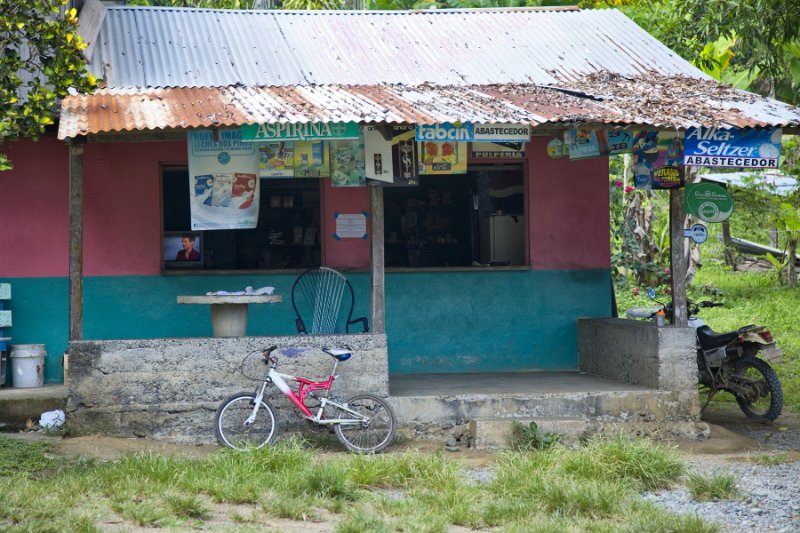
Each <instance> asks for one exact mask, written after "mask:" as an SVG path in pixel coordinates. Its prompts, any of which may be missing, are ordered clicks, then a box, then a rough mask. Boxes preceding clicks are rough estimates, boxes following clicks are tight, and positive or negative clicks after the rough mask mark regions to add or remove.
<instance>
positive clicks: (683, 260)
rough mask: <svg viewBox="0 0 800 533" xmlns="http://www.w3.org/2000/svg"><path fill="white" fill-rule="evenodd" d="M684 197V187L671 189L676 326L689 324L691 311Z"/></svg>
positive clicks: (673, 321) (671, 261)
mask: <svg viewBox="0 0 800 533" xmlns="http://www.w3.org/2000/svg"><path fill="white" fill-rule="evenodd" d="M687 172H688V169H687ZM683 197H684V189H672V190H670V191H669V235H670V263H671V264H670V270H671V272H672V304H673V320H672V323H673V324H675V325H676V326H687V325H688V324H689V313H688V311H687V309H686V271H687V270H688V268H689V256H688V254H687V253H686V252H687V247H686V237H684V236H683V228H684V226H685V224H686V213H685V212H684V207H683Z"/></svg>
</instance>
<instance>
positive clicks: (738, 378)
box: [730, 357, 783, 421]
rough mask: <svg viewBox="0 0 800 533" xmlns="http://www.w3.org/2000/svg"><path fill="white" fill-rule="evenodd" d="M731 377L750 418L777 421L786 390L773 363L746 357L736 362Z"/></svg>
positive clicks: (738, 401) (737, 401)
mask: <svg viewBox="0 0 800 533" xmlns="http://www.w3.org/2000/svg"><path fill="white" fill-rule="evenodd" d="M730 380H731V381H732V382H734V383H736V390H735V391H734V392H733V395H734V396H735V397H736V403H738V404H739V408H740V409H741V410H742V412H744V414H745V415H747V416H748V417H749V418H754V419H757V420H769V421H773V420H775V419H776V418H778V417H779V416H780V414H781V411H782V410H783V391H782V390H781V382H780V381H778V376H777V375H776V374H775V371H774V370H772V367H771V366H769V363H767V362H766V361H762V360H761V359H758V358H756V357H745V358H744V359H742V360H741V361H739V362H738V363H736V366H735V367H734V370H733V375H731V378H730Z"/></svg>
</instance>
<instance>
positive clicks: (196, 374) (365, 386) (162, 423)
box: [67, 334, 389, 443]
mask: <svg viewBox="0 0 800 533" xmlns="http://www.w3.org/2000/svg"><path fill="white" fill-rule="evenodd" d="M272 345H277V346H278V347H279V350H278V351H276V352H275V353H277V354H278V357H279V366H278V370H279V371H280V372H281V373H284V374H292V375H300V376H302V377H305V378H309V379H315V380H322V379H325V378H327V376H328V374H329V373H330V370H331V368H332V367H333V362H334V359H333V358H331V357H330V356H328V355H326V354H325V353H324V352H322V351H321V348H322V347H333V348H343V349H349V350H352V352H353V357H352V358H351V359H350V360H349V361H345V362H344V363H339V367H338V368H337V372H336V374H337V380H336V383H335V384H334V386H333V390H332V395H334V396H338V397H348V396H351V395H353V394H355V393H358V392H370V393H374V394H377V395H379V396H387V395H388V392H389V385H388V383H389V374H388V360H387V347H386V336H385V335H373V334H365V335H325V336H323V335H320V336H317V335H308V336H305V335H304V336H288V337H232V338H197V339H194V338H192V339H145V340H110V341H81V342H73V343H70V347H69V375H68V386H69V401H68V403H67V420H69V427H70V431H71V432H72V433H73V434H75V435H87V434H93V433H100V434H103V435H110V436H119V437H150V438H156V439H163V440H169V441H173V442H191V443H208V442H213V441H214V419H215V414H216V410H217V408H218V407H219V404H220V402H221V401H222V400H224V399H225V398H227V397H228V396H230V395H232V394H234V393H237V392H240V391H248V392H249V391H252V390H255V387H256V385H257V383H256V382H254V381H249V380H248V379H247V378H246V377H244V376H243V375H242V373H241V371H240V369H241V367H242V360H243V359H244V358H245V356H246V355H247V354H248V353H250V352H254V351H260V350H262V349H263V348H266V347H269V346H272ZM257 357H258V355H257V354H253V356H251V358H250V359H248V362H250V361H253V358H257ZM256 360H257V359H256ZM247 368H255V369H257V372H258V373H259V374H263V373H264V372H265V371H266V370H267V367H266V366H265V365H263V364H261V363H257V364H255V365H247ZM268 394H269V399H270V401H271V403H272V404H273V406H274V407H275V408H276V410H277V411H278V417H279V423H280V424H281V427H282V428H283V429H290V428H291V427H292V426H293V425H297V424H298V423H299V422H300V419H299V418H298V417H297V415H296V414H295V412H296V410H295V409H294V408H293V407H292V406H291V405H290V404H289V402H288V400H286V398H285V397H283V396H282V395H280V393H279V391H278V390H277V388H276V387H269V388H268Z"/></svg>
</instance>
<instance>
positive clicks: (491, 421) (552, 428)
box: [467, 418, 590, 450]
mask: <svg viewBox="0 0 800 533" xmlns="http://www.w3.org/2000/svg"><path fill="white" fill-rule="evenodd" d="M514 422H517V423H519V424H522V425H523V426H525V427H526V428H528V427H530V423H531V422H536V426H537V427H536V429H537V432H538V434H539V435H540V436H542V437H544V436H546V435H547V434H548V433H551V434H556V435H559V436H560V437H566V438H567V439H575V438H578V437H580V436H581V435H583V434H585V433H586V432H587V431H588V430H589V428H590V424H589V422H588V421H587V420H581V419H578V418H538V419H535V420H534V419H532V418H476V419H473V420H470V421H469V424H468V426H467V430H468V436H469V439H470V444H471V445H472V446H473V447H475V448H477V449H479V450H492V449H501V448H508V447H509V445H510V444H511V440H512V434H513V425H514Z"/></svg>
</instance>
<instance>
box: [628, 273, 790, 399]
mask: <svg viewBox="0 0 800 533" xmlns="http://www.w3.org/2000/svg"><path fill="white" fill-rule="evenodd" d="M644 289H645V288H644V287H642V288H640V291H639V292H640V294H639V295H638V296H636V295H634V294H633V291H634V289H633V288H625V289H621V290H618V294H617V300H618V308H619V312H620V316H625V310H626V309H627V308H629V307H635V306H646V305H650V303H651V300H649V299H648V298H647V296H645V295H644V292H645V291H644ZM688 295H689V298H690V299H692V300H696V301H700V300H711V301H716V302H722V303H724V304H725V305H724V307H715V308H708V309H705V308H704V309H701V310H700V313H699V316H700V317H701V318H702V319H703V320H704V321H705V323H706V324H708V325H709V326H711V328H712V329H714V330H715V331H731V330H735V329H737V328H740V327H742V326H745V325H747V324H758V325H762V326H767V328H769V330H770V331H771V332H772V334H773V336H774V337H775V339H776V341H777V343H778V346H779V347H780V348H781V349H782V350H783V353H784V356H783V359H782V360H781V361H780V362H777V363H771V364H772V367H773V368H774V369H775V372H776V373H777V374H778V378H779V379H780V382H781V385H782V387H783V398H784V409H785V410H789V411H793V412H797V411H800V288H795V289H788V288H786V287H783V286H779V285H778V282H777V278H776V275H775V272H774V271H769V272H734V271H731V270H730V269H726V268H725V267H723V266H721V265H718V264H714V263H712V264H706V265H704V266H703V267H702V268H700V269H699V270H698V272H697V275H696V276H695V279H694V281H693V283H692V285H691V287H689V289H688ZM659 299H660V300H661V301H668V300H669V295H665V294H663V288H662V289H661V294H660V295H659ZM715 398H720V399H722V398H729V399H730V400H731V401H733V397H732V396H731V395H728V394H722V395H718V396H716V397H715Z"/></svg>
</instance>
